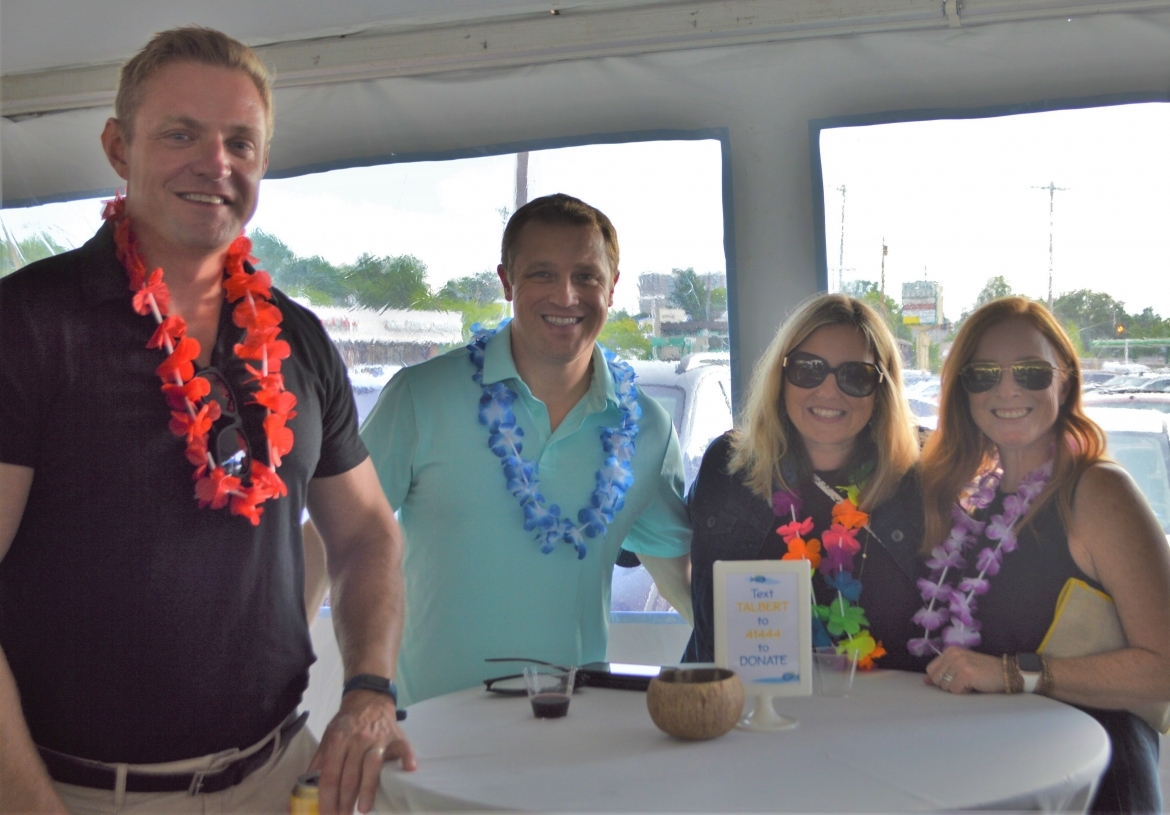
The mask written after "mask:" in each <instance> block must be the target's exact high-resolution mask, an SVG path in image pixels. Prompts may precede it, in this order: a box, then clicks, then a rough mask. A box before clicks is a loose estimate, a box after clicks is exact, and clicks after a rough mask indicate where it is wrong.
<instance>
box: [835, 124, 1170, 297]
mask: <svg viewBox="0 0 1170 815" xmlns="http://www.w3.org/2000/svg"><path fill="white" fill-rule="evenodd" d="M1168 145H1170V104H1165V103H1155V104H1137V105H1120V106H1114V107H1103V108H1091V109H1083V110H1060V111H1052V112H1046V113H1034V114H1026V115H1019V116H1008V117H1000V118H992V119H965V120H943V121H928V122H906V123H898V124H887V125H874V126H869V127H854V128H840V129H836V130H832V131H822V135H821V155H822V168H823V177H824V182H825V234H826V236H827V237H826V250H827V256H828V263H829V284H830V288H833V289H835V288H836V287H837V269H838V265H839V264H838V259H839V257H840V247H841V241H840V237H841V203H842V195H841V193H840V191H839V190H838V189H837V188H839V187H840V186H842V185H844V186H845V189H846V193H845V196H844V197H845V241H844V263H843V264H840V265H842V266H843V267H844V279H845V280H850V279H862V280H872V281H875V282H877V281H879V279H880V275H881V249H882V239H883V237H884V238H885V241H886V244H887V245H888V247H889V255H888V256H887V257H886V291H887V293H889V294H891V296H893V297H894V299H895V300H898V301H900V300H901V286H902V283H903V282H905V281H910V280H923V279H928V280H935V281H938V282H940V283H941V284H942V285H943V306H944V310H945V312H946V315H947V317H949V318H951V319H957V318H958V317H959V316H960V314H961V313H962V311H964V310H968V309H970V308H971V305H972V304H973V303H974V302H975V299H976V297H977V296H978V294H979V291H980V289H982V288H983V286H984V284H985V283H986V282H987V280H988V279H989V278H992V277H995V276H997V275H1003V276H1004V277H1005V278H1006V279H1007V281H1008V283H1009V284H1010V285H1011V287H1012V289H1013V290H1014V291H1016V292H1018V293H1022V294H1026V295H1028V296H1031V297H1036V298H1041V299H1047V296H1048V267H1049V254H1048V239H1049V197H1050V193H1049V190H1047V189H1034V187H1047V186H1048V185H1049V184H1050V183H1054V184H1055V185H1056V186H1057V187H1064V188H1066V189H1065V191H1057V192H1056V193H1055V194H1054V196H1053V197H1054V213H1053V215H1054V217H1053V230H1052V233H1053V234H1052V241H1053V292H1054V295H1057V296H1058V295H1059V294H1060V293H1061V292H1066V291H1073V290H1076V289H1082V288H1090V289H1094V290H1096V291H1104V292H1107V293H1108V294H1110V295H1112V296H1113V297H1114V298H1115V299H1117V300H1121V301H1123V302H1124V303H1125V304H1126V308H1127V309H1128V310H1129V311H1130V312H1131V313H1134V312H1140V311H1141V310H1142V309H1144V308H1146V307H1147V306H1150V307H1153V309H1154V311H1155V312H1156V313H1159V314H1161V315H1162V316H1164V317H1170V228H1168V225H1170V150H1168V149H1167V146H1168Z"/></svg>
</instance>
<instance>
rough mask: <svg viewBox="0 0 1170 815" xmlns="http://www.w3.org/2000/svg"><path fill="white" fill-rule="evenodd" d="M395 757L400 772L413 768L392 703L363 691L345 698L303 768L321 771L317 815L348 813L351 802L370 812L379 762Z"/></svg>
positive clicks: (372, 693) (385, 698)
mask: <svg viewBox="0 0 1170 815" xmlns="http://www.w3.org/2000/svg"><path fill="white" fill-rule="evenodd" d="M395 759H401V760H402V769H404V770H413V769H416V768H417V767H418V764H417V762H416V761H415V758H414V748H412V747H411V746H410V742H409V741H407V739H406V736H405V735H404V734H403V732H402V730H401V729H400V728H399V727H398V721H397V716H396V707H395V704H394V700H393V699H391V698H390V697H389V696H386V695H384V694H381V693H374V692H372V691H366V690H355V691H352V692H350V693H347V694H345V696H344V697H343V698H342V700H341V710H340V711H338V713H337V715H336V716H334V717H333V721H331V722H330V723H329V726H328V727H326V728H325V733H324V735H323V736H322V737H321V745H320V746H319V747H318V748H317V753H316V755H314V756H313V760H312V762H311V763H310V764H309V770H308V771H309V772H313V771H315V770H320V771H321V781H320V785H319V787H318V795H319V801H320V809H321V815H334V813H350V812H353V808H354V805H355V804H356V805H357V808H358V810H359V811H361V812H369V811H370V810H371V809H373V808H374V797H375V795H377V792H378V781H379V779H380V777H381V775H382V764H383V762H386V761H394V760H395Z"/></svg>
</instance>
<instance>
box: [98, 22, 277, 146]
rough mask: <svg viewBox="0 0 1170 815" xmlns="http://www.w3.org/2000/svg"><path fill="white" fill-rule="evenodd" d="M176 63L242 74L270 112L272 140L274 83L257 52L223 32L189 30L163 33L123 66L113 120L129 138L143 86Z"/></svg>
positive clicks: (269, 128) (269, 135) (269, 124)
mask: <svg viewBox="0 0 1170 815" xmlns="http://www.w3.org/2000/svg"><path fill="white" fill-rule="evenodd" d="M174 62H196V63H200V64H202V65H211V66H214V67H216V68H228V69H231V70H233V71H243V72H244V73H245V74H247V75H248V77H249V78H250V79H251V80H252V82H254V83H255V85H256V90H258V91H259V92H260V99H261V100H262V101H263V102H264V109H265V111H267V114H268V116H267V124H268V139H269V140H271V139H272V124H273V121H272V115H273V112H272V80H271V77H270V76H269V74H268V68H267V66H265V64H264V62H263V61H262V60H261V59H260V57H259V56H257V54H256V52H255V51H253V50H252V49H251V48H249V47H248V46H246V45H244V44H243V43H242V42H240V41H238V40H234V39H232V38H231V37H229V36H228V35H227V34H224V33H223V32H221V31H216V30H215V29H213V28H204V27H203V26H186V27H183V28H172V29H169V30H168V31H161V32H159V33H158V34H155V35H154V36H153V37H151V38H150V42H148V43H147V44H146V46H145V47H144V48H143V49H142V50H141V51H139V52H138V53H137V54H135V55H134V56H133V57H131V58H130V61H129V62H127V63H126V64H125V65H123V66H122V76H121V78H120V79H119V81H118V95H117V97H116V98H115V99H114V116H115V117H116V118H117V120H118V123H119V125H120V126H121V128H122V132H123V133H125V135H126V138H127V139H129V138H131V137H132V136H133V130H134V114H136V113H137V112H138V107H139V105H141V104H142V96H143V86H144V85H145V84H146V82H147V80H149V79H150V78H151V77H152V76H154V75H155V74H157V73H158V72H159V71H161V70H162V69H163V68H165V67H166V66H167V65H170V64H171V63H174Z"/></svg>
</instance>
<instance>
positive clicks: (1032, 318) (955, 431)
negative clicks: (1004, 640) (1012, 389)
mask: <svg viewBox="0 0 1170 815" xmlns="http://www.w3.org/2000/svg"><path fill="white" fill-rule="evenodd" d="M1011 319H1019V320H1024V321H1026V322H1027V323H1029V324H1030V325H1031V326H1032V327H1033V328H1035V329H1036V330H1037V331H1039V332H1040V334H1041V335H1042V336H1043V337H1044V338H1045V339H1046V340H1048V342H1049V343H1050V344H1051V345H1052V348H1053V350H1054V351H1055V352H1056V356H1057V358H1058V360H1059V364H1058V367H1059V368H1060V369H1061V370H1062V371H1063V372H1064V374H1065V385H1064V387H1066V388H1068V393H1066V394H1065V396H1064V398H1063V399H1061V404H1060V410H1059V412H1058V413H1057V416H1056V424H1055V425H1054V426H1053V430H1054V432H1055V435H1056V442H1057V443H1056V452H1055V456H1056V457H1055V460H1054V461H1053V468H1052V479H1051V480H1050V481H1049V482H1048V486H1047V487H1045V489H1044V491H1043V492H1042V493H1040V495H1039V496H1037V497H1036V499H1035V500H1034V501H1033V502H1032V506H1031V508H1030V509H1029V510H1028V514H1027V515H1026V516H1024V519H1023V521H1022V522H1021V523H1023V524H1027V523H1030V522H1031V521H1032V519H1033V518H1034V517H1035V516H1036V513H1037V512H1038V511H1039V510H1040V509H1041V508H1042V507H1043V506H1044V505H1045V504H1046V503H1047V502H1048V501H1049V500H1050V499H1051V498H1053V497H1055V498H1056V503H1057V508H1058V509H1059V511H1060V518H1061V520H1062V521H1063V522H1064V525H1065V528H1066V529H1067V528H1069V527H1071V525H1072V495H1073V490H1074V489H1075V488H1076V485H1077V481H1078V480H1079V479H1080V477H1081V474H1082V473H1083V472H1084V471H1085V470H1087V469H1088V468H1089V467H1091V466H1092V465H1093V464H1095V463H1096V462H1098V461H1100V460H1101V459H1103V458H1104V457H1105V434H1104V433H1103V432H1102V430H1101V428H1100V427H1098V426H1097V424H1096V422H1094V421H1093V420H1092V419H1090V418H1089V417H1088V416H1086V415H1085V411H1084V408H1083V407H1082V406H1081V366H1080V361H1079V360H1078V359H1077V353H1076V350H1075V349H1074V348H1073V344H1072V341H1071V340H1069V338H1068V334H1066V333H1065V331H1064V329H1063V328H1061V326H1060V323H1058V322H1057V321H1056V319H1055V318H1054V317H1053V316H1052V314H1050V313H1049V311H1048V309H1046V308H1045V307H1044V306H1043V305H1041V304H1040V303H1036V302H1033V301H1032V300H1028V299H1026V298H1023V297H1004V298H1001V299H999V300H992V301H991V302H990V303H988V304H986V305H984V306H982V307H980V308H978V309H976V310H975V312H974V313H973V314H972V315H971V316H970V317H968V318H967V320H966V322H964V323H963V327H962V328H960V329H959V333H958V335H957V336H956V337H955V343H954V345H952V346H951V352H950V355H949V356H947V361H946V362H945V363H944V364H943V370H942V388H941V390H940V392H939V410H938V429H937V430H935V432H934V433H933V434H932V435H931V437H930V439H929V441H927V443H926V448H925V449H924V450H923V453H922V481H923V490H922V493H923V503H924V504H925V506H926V532H925V534H924V536H923V539H922V550H923V552H929V551H930V549H931V548H932V547H934V546H936V545H938V544H939V543H940V542H941V541H942V540H943V538H945V537H946V536H947V535H948V534H949V533H950V529H951V507H952V505H953V504H954V503H955V501H956V500H958V498H959V493H960V492H961V491H962V490H963V489H964V488H966V486H967V485H968V484H969V483H970V482H971V481H972V479H974V478H975V476H976V475H978V474H980V473H984V472H987V471H988V470H990V469H992V468H993V467H994V466H995V464H996V461H997V460H998V452H997V450H996V447H995V444H994V442H992V441H991V439H989V438H988V437H987V436H985V435H984V434H983V431H982V430H980V429H979V427H978V425H976V424H975V420H974V419H972V418H971V402H970V399H969V398H968V396H967V391H966V390H964V389H963V385H962V381H961V378H960V376H959V372H960V371H962V370H963V367H964V366H965V365H966V364H967V363H969V362H970V361H971V360H972V359H973V358H974V356H975V352H976V350H978V348H979V342H980V341H981V340H982V339H983V337H984V336H985V335H986V334H987V332H988V331H989V330H991V329H992V328H994V327H995V326H997V325H999V324H1000V323H1002V322H1004V321H1005V320H1011ZM1002 376H1011V373H1010V372H1008V371H1004V372H1003V374H1002Z"/></svg>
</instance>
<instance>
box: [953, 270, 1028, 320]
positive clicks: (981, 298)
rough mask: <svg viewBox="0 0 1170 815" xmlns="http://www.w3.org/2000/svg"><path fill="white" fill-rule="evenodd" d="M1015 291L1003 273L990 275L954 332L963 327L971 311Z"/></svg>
mask: <svg viewBox="0 0 1170 815" xmlns="http://www.w3.org/2000/svg"><path fill="white" fill-rule="evenodd" d="M1013 294H1015V292H1013V291H1012V287H1011V284H1009V283H1008V282H1007V280H1006V279H1004V276H1003V275H996V276H995V277H989V278H988V279H987V282H986V283H984V284H983V288H982V289H980V290H979V294H978V295H977V296H976V297H975V305H973V306H971V308H969V309H966V310H965V311H964V312H963V313H962V314H961V315H960V316H959V321H958V322H957V323H955V327H954V332H955V333H957V332H958V330H959V329H960V328H962V327H963V323H965V322H967V318H968V317H970V316H971V312H973V311H974V310H975V309H977V308H979V307H980V306H982V305H983V304H985V303H990V302H991V301H992V300H998V299H999V298H1001V297H1011V296H1012V295H1013Z"/></svg>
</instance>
